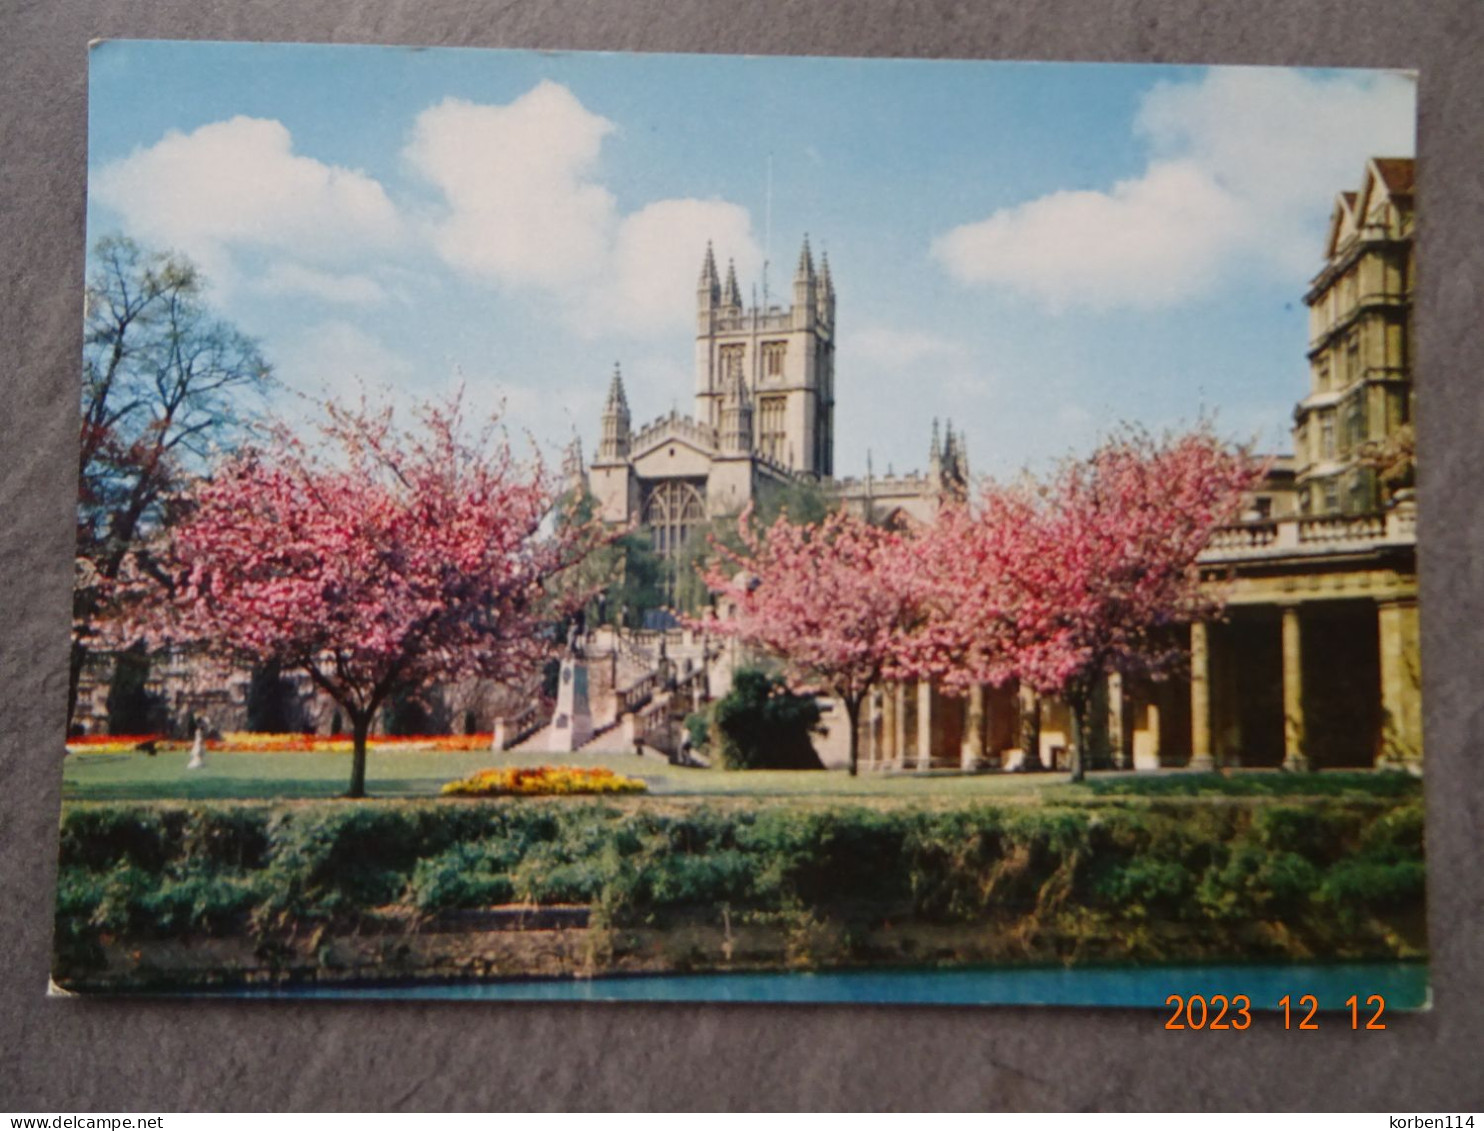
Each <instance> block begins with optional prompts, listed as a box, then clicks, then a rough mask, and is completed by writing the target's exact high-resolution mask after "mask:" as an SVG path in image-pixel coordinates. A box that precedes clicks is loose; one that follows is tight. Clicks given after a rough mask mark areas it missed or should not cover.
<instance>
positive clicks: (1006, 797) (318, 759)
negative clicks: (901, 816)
mask: <svg viewBox="0 0 1484 1131" xmlns="http://www.w3.org/2000/svg"><path fill="white" fill-rule="evenodd" d="M188 760H189V755H188V754H187V753H185V752H166V753H162V754H158V755H156V756H154V757H150V756H149V755H146V754H136V753H129V754H72V755H69V756H68V757H67V759H66V760H65V762H64V763H63V778H62V782H63V786H62V788H63V798H64V799H65V800H69V801H148V800H182V801H190V800H234V799H235V800H253V799H266V798H283V799H302V800H313V799H316V798H333V797H338V796H340V795H342V794H343V793H344V792H345V789H346V785H347V783H348V782H349V780H350V764H351V756H350V755H349V754H318V753H315V754H308V753H284V754H265V753H259V752H251V753H249V752H237V751H224V752H220V753H213V754H209V755H208V756H207V764H206V768H205V769H203V770H187V769H186V762H187V761H188ZM542 764H555V765H569V766H606V767H607V768H609V769H611V770H614V771H615V772H617V773H621V774H625V775H628V776H631V777H638V778H642V779H643V780H644V781H645V782H646V783H648V785H649V794H648V796H656V797H665V798H673V799H676V800H681V799H685V798H711V799H725V798H736V799H739V800H741V799H749V798H759V799H764V798H799V799H802V800H807V799H816V800H828V799H834V798H841V799H856V800H860V801H863V802H867V803H874V802H893V801H903V802H924V803H934V802H952V801H973V800H985V801H990V800H995V801H1024V802H1035V801H1038V800H1041V799H1042V798H1045V799H1048V800H1055V801H1078V800H1084V799H1093V798H1098V797H1110V798H1111V797H1123V796H1129V797H1139V796H1147V797H1168V796H1192V797H1220V796H1245V797H1298V796H1305V797H1307V796H1316V797H1317V796H1369V797H1376V796H1382V797H1402V796H1417V795H1420V783H1418V782H1416V781H1415V779H1411V778H1408V777H1406V776H1405V775H1399V774H1373V773H1366V772H1359V773H1339V772H1335V773H1324V774H1281V773H1262V772H1256V771H1248V772H1239V773H1236V774H1233V775H1230V776H1222V775H1218V774H1190V773H1184V772H1170V773H1160V774H1128V773H1121V774H1095V775H1093V776H1092V777H1091V778H1090V779H1089V781H1088V782H1087V784H1085V785H1081V786H1073V785H1070V784H1068V783H1067V780H1066V776H1065V775H1064V774H1060V773H1057V774H979V775H958V774H951V773H934V774H913V773H904V774H873V773H863V774H861V775H860V776H859V777H856V778H851V777H849V776H848V775H847V774H845V773H844V772H842V771H818V770H815V771H799V770H748V771H728V770H720V769H711V770H703V769H686V768H682V767H677V766H671V765H669V764H668V763H667V762H665V761H664V760H663V759H661V758H658V757H646V758H639V757H635V756H634V755H632V754H539V753H521V754H512V753H505V754H493V753H490V752H487V751H439V752H432V751H427V752H398V753H377V752H375V751H373V752H372V753H371V754H370V756H369V757H368V759H367V765H366V777H367V781H366V784H367V790H368V792H369V793H370V794H371V795H372V796H374V797H380V798H419V797H432V796H436V795H437V793H438V791H439V789H440V788H441V787H442V786H443V784H444V783H445V782H449V781H453V780H455V779H457V778H462V777H465V776H467V775H468V774H470V773H473V772H474V771H475V770H480V769H484V768H487V767H493V766H533V765H542Z"/></svg>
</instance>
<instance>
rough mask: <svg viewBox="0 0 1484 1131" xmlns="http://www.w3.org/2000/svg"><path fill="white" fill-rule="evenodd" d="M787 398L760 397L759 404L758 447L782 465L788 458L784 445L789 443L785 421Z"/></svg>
mask: <svg viewBox="0 0 1484 1131" xmlns="http://www.w3.org/2000/svg"><path fill="white" fill-rule="evenodd" d="M787 405H788V398H787V397H760V398H759V399H758V402H757V446H758V450H759V451H760V452H762V454H763V455H765V456H767V457H768V458H769V459H775V460H778V461H779V462H780V463H782V462H784V461H785V460H786V459H787V458H788V454H787V452H785V451H784V445H785V444H786V443H787V442H788V430H787V425H786V424H785V423H784V420H785V416H784V413H785V409H786V407H787Z"/></svg>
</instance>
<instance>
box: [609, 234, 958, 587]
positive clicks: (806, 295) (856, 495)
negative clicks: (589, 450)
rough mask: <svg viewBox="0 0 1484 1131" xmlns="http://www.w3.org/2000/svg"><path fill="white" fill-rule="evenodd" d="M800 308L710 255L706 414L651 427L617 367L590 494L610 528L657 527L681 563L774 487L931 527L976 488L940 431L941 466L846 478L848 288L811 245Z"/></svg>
mask: <svg viewBox="0 0 1484 1131" xmlns="http://www.w3.org/2000/svg"><path fill="white" fill-rule="evenodd" d="M792 298H793V302H792V305H790V306H787V307H784V306H778V305H773V304H770V303H768V302H767V301H766V300H765V301H764V303H763V304H762V305H758V306H748V305H746V304H745V303H744V302H743V299H742V291H741V288H740V286H739V285H738V282H737V272H736V268H735V266H734V265H732V264H728V265H727V271H726V277H725V279H723V278H722V276H721V275H720V273H719V272H718V271H717V267H716V257H715V254H714V252H713V251H712V249H711V247H710V246H709V245H708V246H707V248H706V253H705V257H704V258H703V260H702V264H701V275H700V279H699V282H698V283H697V287H696V341H695V373H696V382H695V408H694V413H693V415H689V416H686V415H682V414H681V413H679V412H677V411H671V412H670V413H669V415H667V416H662V417H659V418H658V419H655V420H652V421H650V422H649V423H648V424H645V425H643V426H641V427H637V428H636V427H635V426H634V424H633V418H632V416H631V414H630V410H629V403H628V394H627V392H626V390H625V388H624V383H623V375H622V373H621V372H620V370H619V369H618V367H616V366H615V368H614V372H613V376H612V378H611V380H610V381H609V386H608V398H607V401H606V403H605V404H604V408H603V415H602V420H601V427H600V431H599V442H598V449H597V453H596V455H595V457H594V459H593V460H592V463H591V465H590V466H589V467H588V468H586V469H585V479H586V483H587V488H588V490H589V492H590V493H591V494H592V496H593V497H594V499H595V500H596V502H597V513H598V514H599V515H600V516H601V517H602V519H603V520H604V521H605V522H610V523H614V524H629V523H634V524H638V525H641V526H642V527H644V528H645V529H647V530H648V532H649V534H650V539H651V542H652V544H653V546H654V548H655V550H656V551H657V552H658V553H659V554H660V555H661V556H662V557H665V558H673V557H674V556H675V555H676V554H678V552H679V551H680V549H681V548H682V547H683V546H684V545H685V544H686V543H687V542H688V541H689V540H690V539H691V538H692V537H694V536H695V535H696V534H697V533H698V532H699V531H700V529H701V528H702V527H703V526H704V525H705V524H707V523H709V522H710V521H711V520H713V519H716V518H721V517H725V516H731V515H736V514H740V513H741V512H742V510H743V509H744V508H746V507H747V505H748V504H749V503H756V502H758V501H760V500H761V499H762V498H763V497H765V496H766V495H767V494H768V493H769V492H770V491H776V490H780V489H782V488H784V487H786V486H788V485H789V484H791V483H796V482H810V483H817V484H819V485H820V486H821V487H823V488H824V489H825V490H826V491H827V492H829V493H830V494H832V495H834V496H836V497H838V498H839V499H841V500H842V501H843V502H844V503H845V504H846V505H847V506H849V507H850V508H851V509H852V510H854V511H855V512H856V513H857V514H862V515H868V516H870V517H871V518H872V519H873V520H877V521H887V522H890V521H901V522H919V523H920V522H928V521H930V520H931V519H932V516H933V514H934V513H935V512H936V510H937V505H938V501H939V500H940V499H941V498H942V496H943V494H944V493H945V492H951V491H959V492H961V491H963V490H964V489H966V487H967V484H968V477H969V471H968V457H967V452H966V450H965V446H964V441H963V437H962V435H959V434H956V433H955V432H954V431H953V427H952V424H951V423H950V424H949V426H948V430H947V433H946V435H940V433H939V430H938V425H937V422H936V421H935V422H934V424H933V436H932V442H931V445H930V448H929V456H928V470H927V471H926V472H923V473H909V474H905V475H896V474H888V475H886V476H882V477H877V476H876V475H874V474H873V473H872V472H871V471H870V470H869V468H868V470H867V474H866V475H865V476H864V477H863V478H849V479H837V478H835V286H834V280H833V279H832V277H831V274H830V266H829V260H828V258H827V257H826V258H824V259H822V260H821V261H820V263H819V265H818V267H816V265H815V261H814V256H813V253H812V252H811V250H810V248H809V241H808V239H807V238H806V239H805V240H804V244H803V247H802V248H801V249H800V252H799V261H798V266H797V268H796V269H795V272H794V278H793V290H792Z"/></svg>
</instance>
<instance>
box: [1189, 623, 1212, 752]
mask: <svg viewBox="0 0 1484 1131" xmlns="http://www.w3.org/2000/svg"><path fill="white" fill-rule="evenodd" d="M1215 766H1216V760H1215V759H1214V758H1213V757H1212V756H1211V644H1210V637H1209V633H1208V631H1207V628H1206V625H1205V624H1203V623H1202V622H1200V621H1197V622H1196V623H1195V624H1193V625H1191V626H1190V768H1191V769H1192V770H1211V769H1214V768H1215Z"/></svg>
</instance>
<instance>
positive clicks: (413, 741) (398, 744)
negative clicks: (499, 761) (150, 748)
mask: <svg viewBox="0 0 1484 1131" xmlns="http://www.w3.org/2000/svg"><path fill="white" fill-rule="evenodd" d="M491 738H492V736H491V735H490V734H489V732H487V731H486V732H485V733H484V734H420V735H407V736H404V737H399V738H388V737H372V738H370V739H368V740H367V743H366V746H367V748H368V749H369V750H371V751H372V752H381V753H393V752H412V751H456V750H488V749H489V748H490V741H491ZM149 742H152V743H154V745H155V748H156V749H157V750H189V749H190V747H191V739H188V738H166V737H165V736H164V735H160V734H85V735H80V736H78V737H75V738H69V739H68V740H67V749H68V751H70V752H72V753H74V754H76V753H87V754H119V753H126V752H128V751H131V750H137V749H139V747H140V746H141V745H142V744H144V743H149ZM352 746H353V744H352V741H351V737H350V735H348V734H292V733H291V734H259V733H254V732H251V731H236V730H233V731H227V732H226V733H225V734H223V735H222V736H221V737H220V738H212V739H208V740H207V742H206V749H207V750H214V751H222V750H240V751H244V752H247V753H251V754H349V753H350V752H351V749H352Z"/></svg>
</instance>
